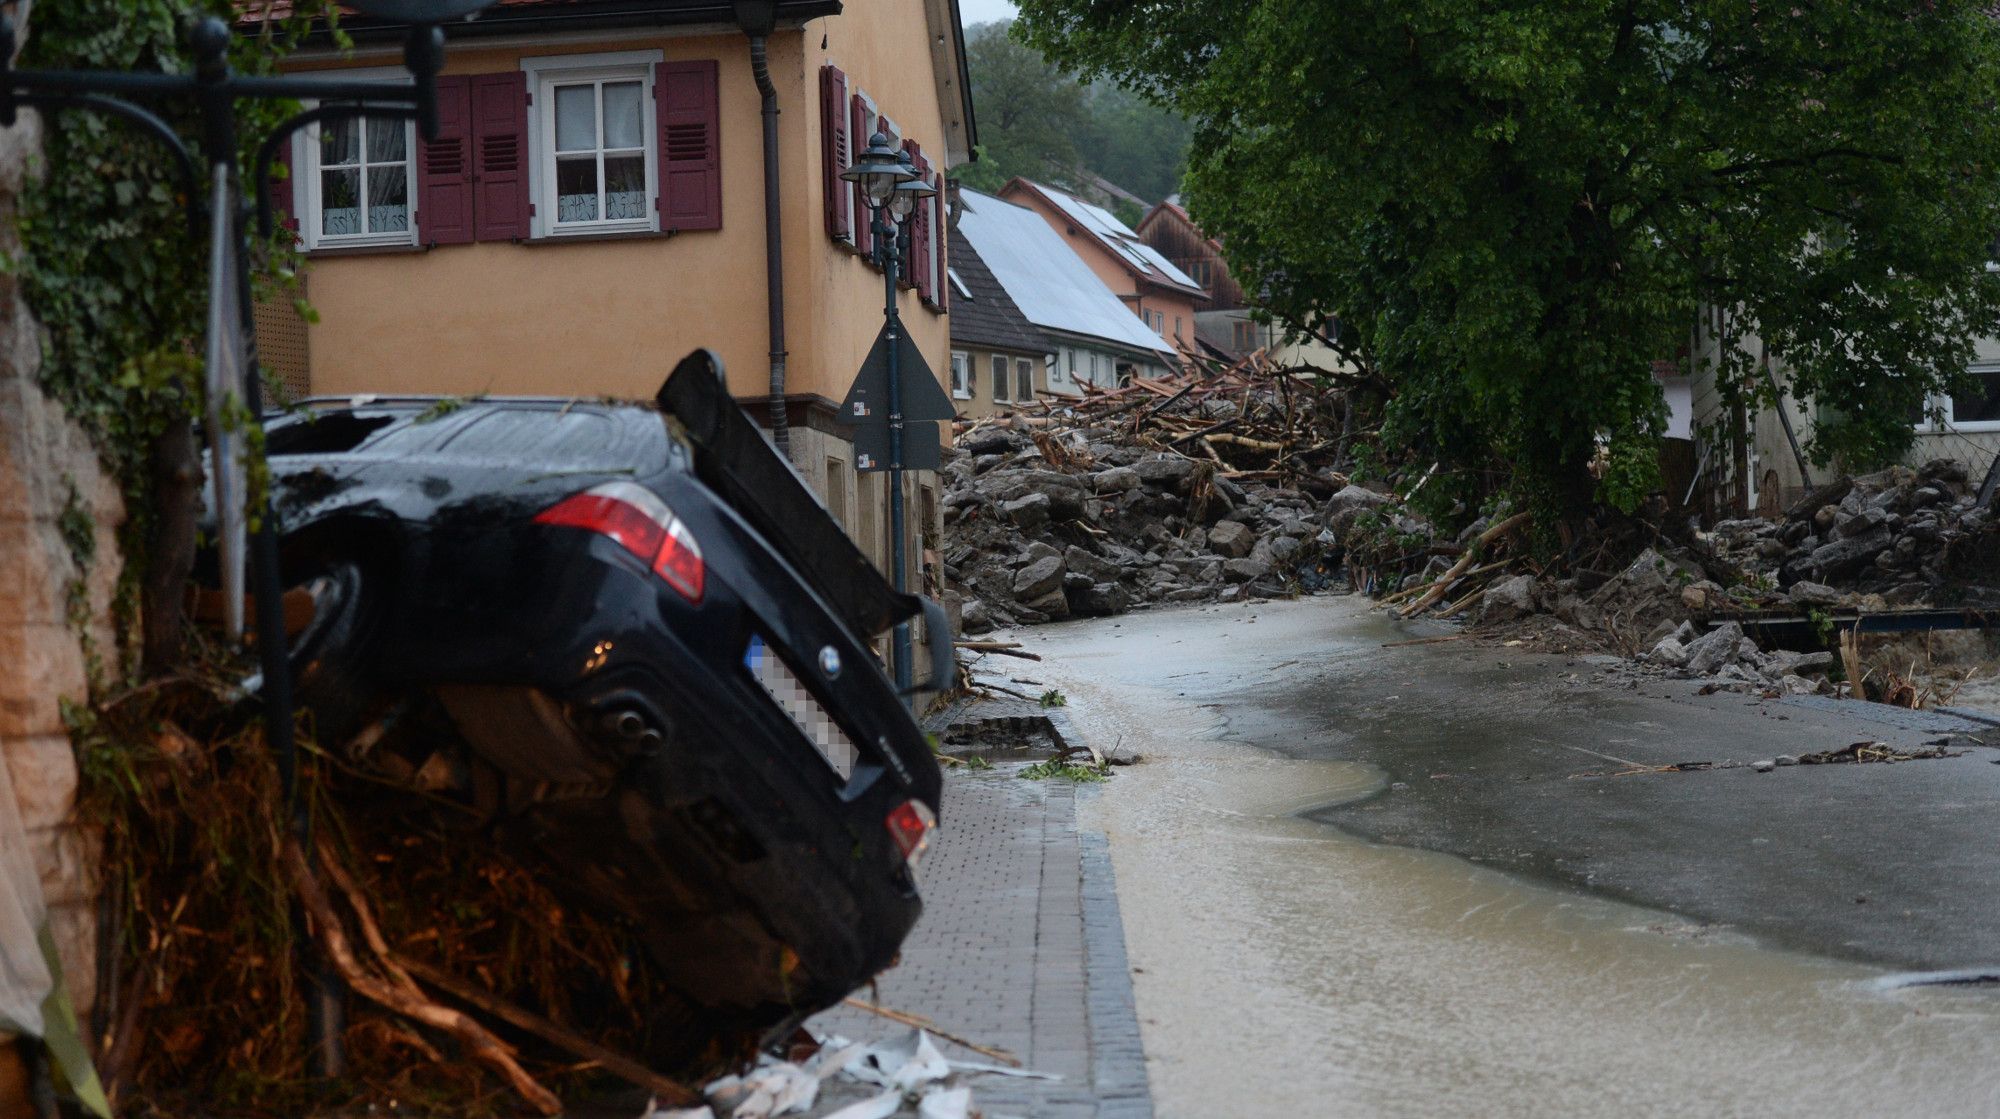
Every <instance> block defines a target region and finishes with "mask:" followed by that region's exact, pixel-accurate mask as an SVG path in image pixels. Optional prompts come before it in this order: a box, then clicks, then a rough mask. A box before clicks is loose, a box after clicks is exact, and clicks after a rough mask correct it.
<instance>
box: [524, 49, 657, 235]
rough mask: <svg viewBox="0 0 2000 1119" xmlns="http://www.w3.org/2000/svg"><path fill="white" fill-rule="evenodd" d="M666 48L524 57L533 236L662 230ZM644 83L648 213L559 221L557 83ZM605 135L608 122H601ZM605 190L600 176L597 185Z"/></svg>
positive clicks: (642, 103)
mask: <svg viewBox="0 0 2000 1119" xmlns="http://www.w3.org/2000/svg"><path fill="white" fill-rule="evenodd" d="M665 57H666V52H664V51H661V50H657V49H655V50H633V51H600V52H597V53H593V54H555V55H539V56H536V57H533V58H523V59H522V60H521V70H522V72H524V73H525V74H527V76H528V79H527V80H528V90H529V96H530V101H529V104H528V136H527V141H528V197H529V198H531V199H533V200H534V207H535V208H534V213H533V215H532V216H531V217H530V218H529V219H528V235H529V236H530V237H534V238H551V239H553V238H560V237H591V236H602V235H604V234H607V233H614V234H615V233H658V232H659V231H660V122H659V119H658V115H659V102H658V100H657V99H656V98H655V97H654V95H653V88H654V87H653V83H654V81H655V80H657V75H656V70H657V68H658V66H659V63H661V62H662V61H664V60H665ZM634 80H636V81H638V82H639V114H640V117H641V123H640V128H641V134H640V138H641V139H642V140H643V141H644V149H645V155H644V162H645V165H646V216H645V217H643V218H626V219H619V220H610V219H603V218H600V219H599V220H597V221H593V222H564V223H561V224H558V223H557V222H556V94H555V90H556V87H557V86H559V85H570V84H577V83H582V82H606V81H634ZM598 128H599V130H600V133H601V131H602V129H603V122H602V120H600V121H599V122H598ZM603 188H604V184H603V182H602V181H601V180H600V181H599V183H598V189H599V190H600V191H601V190H603Z"/></svg>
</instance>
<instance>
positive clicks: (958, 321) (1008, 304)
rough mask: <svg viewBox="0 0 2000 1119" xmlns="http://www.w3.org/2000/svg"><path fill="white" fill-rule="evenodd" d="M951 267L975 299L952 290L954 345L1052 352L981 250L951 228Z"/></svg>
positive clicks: (1040, 352) (1052, 349) (1045, 338)
mask: <svg viewBox="0 0 2000 1119" xmlns="http://www.w3.org/2000/svg"><path fill="white" fill-rule="evenodd" d="M950 247H951V258H950V259H951V270H952V271H953V272H955V273H957V274H958V278H959V279H961V280H964V281H965V286H966V288H967V290H969V291H971V292H972V298H971V299H967V298H965V296H964V295H963V294H961V293H960V292H959V291H958V289H957V288H953V289H952V293H951V344H952V345H953V346H957V347H963V346H984V347H990V348H992V349H998V350H1018V351H1021V352H1024V353H1032V354H1046V353H1053V352H1054V347H1052V346H1050V345H1049V340H1048V338H1047V337H1045V336H1044V335H1043V334H1042V332H1041V331H1040V330H1039V329H1037V328H1036V327H1035V324H1034V323H1031V322H1029V321H1028V317H1027V316H1026V315H1023V314H1022V313H1021V309H1020V308H1019V307H1017V306H1015V305H1014V301H1013V299H1011V298H1009V297H1008V295H1007V289H1006V288H1003V287H1001V286H1000V281H998V280H996V279H994V278H993V270H992V269H990V268H988V267H986V262H985V261H983V260H981V259H979V252H978V250H976V249H974V248H973V247H972V242H970V241H968V240H966V239H965V234H963V233H960V232H959V231H958V230H956V229H954V230H952V231H951V246H950Z"/></svg>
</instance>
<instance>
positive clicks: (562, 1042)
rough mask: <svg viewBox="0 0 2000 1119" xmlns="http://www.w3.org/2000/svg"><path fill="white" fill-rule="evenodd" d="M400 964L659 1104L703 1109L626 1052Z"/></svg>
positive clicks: (693, 1096)
mask: <svg viewBox="0 0 2000 1119" xmlns="http://www.w3.org/2000/svg"><path fill="white" fill-rule="evenodd" d="M396 962H397V963H398V964H399V965H401V966H402V967H403V968H405V969H406V970H408V971H409V972H410V973H411V974H413V975H415V976H416V977H417V978H418V979H421V980H423V981H424V982H426V983H428V984H430V985H431V986H433V987H436V988H437V989H438V990H440V991H443V992H444V993H445V994H447V995H450V996H452V997H453V998H455V999H459V1000H461V1001H464V1002H468V1003H471V1004H472V1005H473V1006H476V1007H478V1008H479V1009H481V1010H483V1011H485V1012H486V1013H488V1014H491V1015H493V1016H494V1017H495V1018H498V1019H500V1020H501V1021H503V1022H506V1023H507V1024H508V1025H511V1026H515V1027H517V1028H519V1029H523V1030H526V1031H528V1032H529V1033H531V1034H534V1035H535V1036H536V1037H539V1038H541V1039H542V1040H543V1041H546V1042H548V1043H549V1044H551V1045H554V1046H556V1047H557V1048H559V1049H564V1050H567V1051H568V1052H571V1053H574V1054H576V1055H577V1056H579V1057H582V1058H583V1059H584V1060H586V1061H590V1062H593V1063H594V1064H596V1065H597V1066H598V1067H599V1068H602V1069H603V1070H604V1071H606V1072H609V1073H611V1074H612V1075H614V1076H617V1077H620V1078H622V1079H624V1080H625V1081H627V1082H628V1083H631V1084H636V1085H638V1086H639V1087H641V1088H644V1089H646V1090H647V1091H649V1092H651V1093H653V1095H654V1096H656V1097H658V1099H659V1102H661V1103H663V1104H666V1105H667V1106H669V1107H699V1106H701V1102H702V1097H701V1093H699V1092H696V1091H695V1090H694V1089H692V1088H689V1087H688V1086H687V1085H685V1084H682V1083H681V1082H679V1081H677V1080H670V1079H668V1078H667V1077H665V1076H662V1075H660V1074H659V1073H657V1072H654V1071H653V1070H652V1069H649V1068H647V1067H646V1066H645V1065H642V1064H640V1063H639V1062H638V1061H635V1060H633V1059H632V1058H630V1057H628V1056H626V1055H624V1054H623V1053H619V1052H617V1051H616V1050H612V1049H607V1048H605V1047H604V1046H602V1045H599V1044H597V1043H596V1042H594V1041H591V1040H590V1039H589V1038H585V1037H579V1036H577V1035H576V1034H574V1033H572V1032H570V1031H569V1030H566V1029H564V1028H563V1027H561V1026H559V1025H557V1024H556V1023H554V1022H551V1021H549V1020H548V1019H547V1018H544V1017H542V1016H541V1015H539V1014H536V1013H534V1012H533V1011H530V1010H527V1009H525V1008H522V1007H519V1006H515V1005H514V1004H513V1003H510V1002H508V1001H507V1000H505V999H503V998H500V997H499V996H498V995H495V994H493V993H492V992H490V991H482V990H480V989H479V988H477V987H475V986H473V985H472V984H470V983H467V982H465V981H464V980H462V979H457V978H454V977H452V976H450V975H447V974H445V973H444V972H442V971H439V970H438V969H436V968H434V967H431V966H430V965H429V964H425V963H421V962H419V961H417V960H398V961H396Z"/></svg>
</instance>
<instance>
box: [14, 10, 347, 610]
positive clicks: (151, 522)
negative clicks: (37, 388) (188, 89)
mask: <svg viewBox="0 0 2000 1119" xmlns="http://www.w3.org/2000/svg"><path fill="white" fill-rule="evenodd" d="M293 8H294V9H295V10H294V11H293V12H292V14H290V15H289V16H288V17H287V18H285V19H283V20H280V21H274V22H271V23H269V24H267V25H266V26H265V27H264V29H263V30H262V31H261V32H260V33H257V34H247V35H246V34H239V35H238V36H237V37H236V39H235V41H234V43H233V44H232V48H231V64H232V65H233V66H234V67H235V68H236V69H237V70H238V71H241V72H245V73H253V74H254V73H269V72H271V71H272V70H273V69H274V67H275V66H276V64H277V62H278V60H279V59H280V58H282V57H283V56H284V55H285V54H286V53H288V52H289V51H290V50H291V49H293V48H294V47H295V46H296V45H297V44H298V42H299V41H300V39H301V38H302V37H303V35H304V34H305V32H306V30H307V28H308V26H309V24H310V22H311V21H312V20H313V19H314V18H315V17H321V18H325V17H329V16H330V15H331V5H330V4H327V3H323V2H311V3H300V4H295V5H293ZM237 10H238V8H237V5H235V4H234V3H232V2H231V0H62V2H61V3H59V4H39V5H36V6H35V8H34V9H33V15H32V19H31V26H30V28H29V34H28V38H27V43H26V46H25V49H24V50H23V52H22V57H21V59H20V61H19V63H18V64H19V65H20V66H22V67H23V68H30V67H32V68H45V69H94V70H116V71H139V72H153V73H160V72H186V71H187V70H189V69H190V68H191V66H192V63H191V61H190V60H189V57H188V52H187V48H186V45H185V44H186V32H187V28H188V27H189V26H190V25H191V22H192V21H193V20H194V19H197V18H200V17H202V16H208V15H214V16H218V17H221V18H223V19H225V20H233V19H235V18H236V13H237ZM176 102H178V103H176ZM148 107H149V108H151V109H153V110H154V111H155V112H157V113H159V114H160V115H161V116H162V117H163V118H164V119H166V120H167V121H168V122H169V123H170V124H172V125H173V126H174V127H175V128H176V129H177V130H178V131H180V133H181V134H182V136H183V137H185V138H188V139H189V142H190V145H191V146H192V145H193V143H194V138H196V137H197V136H198V134H199V133H198V121H197V118H196V116H195V110H194V106H193V104H192V99H191V98H177V99H161V100H160V101H158V102H157V103H154V104H150V105H148ZM297 108H298V106H297V105H296V104H292V103H284V102H251V101H245V102H239V116H238V128H239V135H240V136H241V137H243V150H242V153H241V159H242V164H243V166H245V167H246V168H247V167H248V166H249V165H250V160H251V158H252V156H253V154H254V152H255V148H256V144H257V142H258V141H260V140H262V138H263V137H264V136H265V135H267V134H268V133H269V132H270V130H271V129H272V128H273V127H274V126H275V125H276V124H277V122H278V121H280V120H281V119H283V118H284V117H286V116H289V115H291V114H292V113H293V112H296V111H297ZM44 122H45V123H44V129H43V134H44V138H43V147H42V159H41V162H40V165H39V167H37V168H35V171H36V175H35V177H34V180H33V181H32V182H31V183H30V184H29V186H28V187H27V188H26V190H25V192H24V196H23V198H22V204H21V209H20V215H19V218H20V234H21V249H22V251H21V255H20V256H19V257H18V258H17V259H16V260H14V261H13V262H11V263H12V265H13V269H14V270H15V271H16V273H17V274H18V276H19V278H20V281H21V284H22V291H23V294H24V295H25V297H26V299H27V300H28V303H29V306H30V307H31V308H32V309H33V310H34V312H35V313H36V315H37V316H39V318H40V319H41V322H42V324H43V326H44V328H45V333H44V341H43V353H42V366H41V381H42V384H43V387H44V388H45V389H47V390H48V392H49V393H50V394H51V395H52V396H54V397H55V398H56V399H57V400H59V401H61V403H62V404H63V405H64V407H65V408H66V409H67V410H68V412H69V414H70V416H71V417H72V418H74V419H75V420H76V421H78V422H79V423H80V424H81V425H82V426H83V427H84V428H85V430H87V431H88V432H89V433H90V434H91V436H92V438H93V439H94V441H95V442H96V445H97V447H98V450H99V453H100V455H101V456H102V458H103V459H104V462H105V464H106V465H107V466H108V467H109V469H110V470H111V471H112V472H113V474H114V475H115V476H116V477H117V478H118V480H119V483H120V485H121V487H122V489H123V490H124V493H125V498H126V509H127V521H126V525H125V529H124V531H123V533H122V534H121V545H122V550H123V551H124V554H125V561H126V568H125V571H126V575H125V581H126V589H127V591H128V592H129V591H131V590H133V589H134V588H136V587H137V585H138V580H140V579H142V578H143V575H144V572H145V570H146V567H147V561H148V558H149V556H148V552H149V550H150V549H149V544H154V546H155V547H156V546H157V544H156V543H155V541H156V533H155V529H156V527H157V526H156V520H157V518H158V515H159V514H158V503H157V502H156V501H155V500H154V498H155V497H156V492H157V491H158V490H159V489H160V487H161V485H162V484H163V481H165V479H163V477H162V467H161V462H162V456H161V455H160V454H159V451H158V448H159V446H160V444H161V441H162V440H163V439H168V438H171V437H173V436H174V435H176V434H179V435H180V437H181V438H182V440H183V441H184V440H185V433H186V431H187V427H188V425H189V424H190V423H191V422H192V420H193V419H194V417H196V416H197V415H198V414H199V412H200V384H201V353H202V331H203V324H204V319H205V316H206V309H207V291H208V275H207V271H208V269H207V252H206V248H205V244H204V242H203V241H202V239H201V238H202V237H203V236H205V232H204V231H199V230H191V229H190V228H189V227H188V221H187V217H186V215H187V213H188V199H187V198H186V197H184V196H183V194H182V193H181V186H180V180H179V179H178V178H177V176H176V174H175V168H174V163H173V157H172V156H171V155H170V154H169V153H168V152H167V151H166V150H165V149H164V147H163V146H162V145H161V144H160V143H159V141H158V140H156V139H154V138H152V137H150V136H148V135H145V134H143V133H141V132H140V131H138V130H137V129H136V128H135V127H134V126H132V125H131V124H129V123H127V122H125V121H123V120H121V119H118V118H114V117H109V116H105V115H102V114H99V113H94V112H90V111H87V110H76V109H64V110H60V111H55V112H49V113H45V114H44ZM254 187H255V184H246V192H247V191H249V190H251V189H254ZM249 197H251V198H253V199H254V197H255V195H254V194H250V195H249ZM196 205H197V207H198V208H205V200H196ZM253 251H254V253H255V255H256V258H257V261H258V265H259V266H258V269H257V277H256V284H257V287H258V289H259V291H260V294H268V293H269V292H270V291H272V290H273V287H274V285H276V286H279V287H282V286H285V285H288V284H290V282H291V277H292V268H293V266H294V264H295V257H294V254H293V252H292V250H291V248H290V245H289V240H288V239H284V238H282V237H281V238H280V239H277V240H274V241H273V242H272V243H271V244H268V245H259V246H253ZM120 601H121V603H124V604H125V605H124V606H123V607H122V608H121V612H122V613H124V614H125V615H126V616H125V617H123V618H121V619H120V621H121V626H120V628H121V629H124V630H128V631H129V629H130V626H131V623H132V622H133V621H134V618H133V617H132V613H133V608H134V606H135V604H136V601H137V596H136V595H135V594H132V593H126V594H122V595H121V596H120Z"/></svg>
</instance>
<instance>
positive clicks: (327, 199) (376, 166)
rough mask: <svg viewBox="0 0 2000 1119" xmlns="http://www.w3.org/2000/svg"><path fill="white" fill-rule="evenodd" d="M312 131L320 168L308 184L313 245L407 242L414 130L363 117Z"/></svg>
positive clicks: (406, 124)
mask: <svg viewBox="0 0 2000 1119" xmlns="http://www.w3.org/2000/svg"><path fill="white" fill-rule="evenodd" d="M314 131H315V132H316V133H317V134H318V140H319V142H318V145H317V147H316V152H317V155H318V164H319V168H318V173H317V174H315V175H313V176H312V179H311V182H310V183H309V184H308V185H309V190H308V194H309V202H308V206H309V209H310V213H311V217H312V229H313V234H314V236H313V240H314V242H315V243H316V244H320V245H326V246H333V245H337V244H352V245H381V244H399V243H400V244H407V243H409V241H410V209H411V207H410V201H411V199H410V189H411V185H412V184H411V180H412V179H413V178H414V177H415V176H414V175H412V174H411V166H410V152H411V150H412V149H413V148H414V147H415V144H414V143H413V136H412V132H413V125H412V124H411V123H410V122H409V121H403V120H381V119H366V118H360V119H350V120H335V121H327V122H325V123H324V124H321V125H319V126H317V127H316V128H315V129H314Z"/></svg>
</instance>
